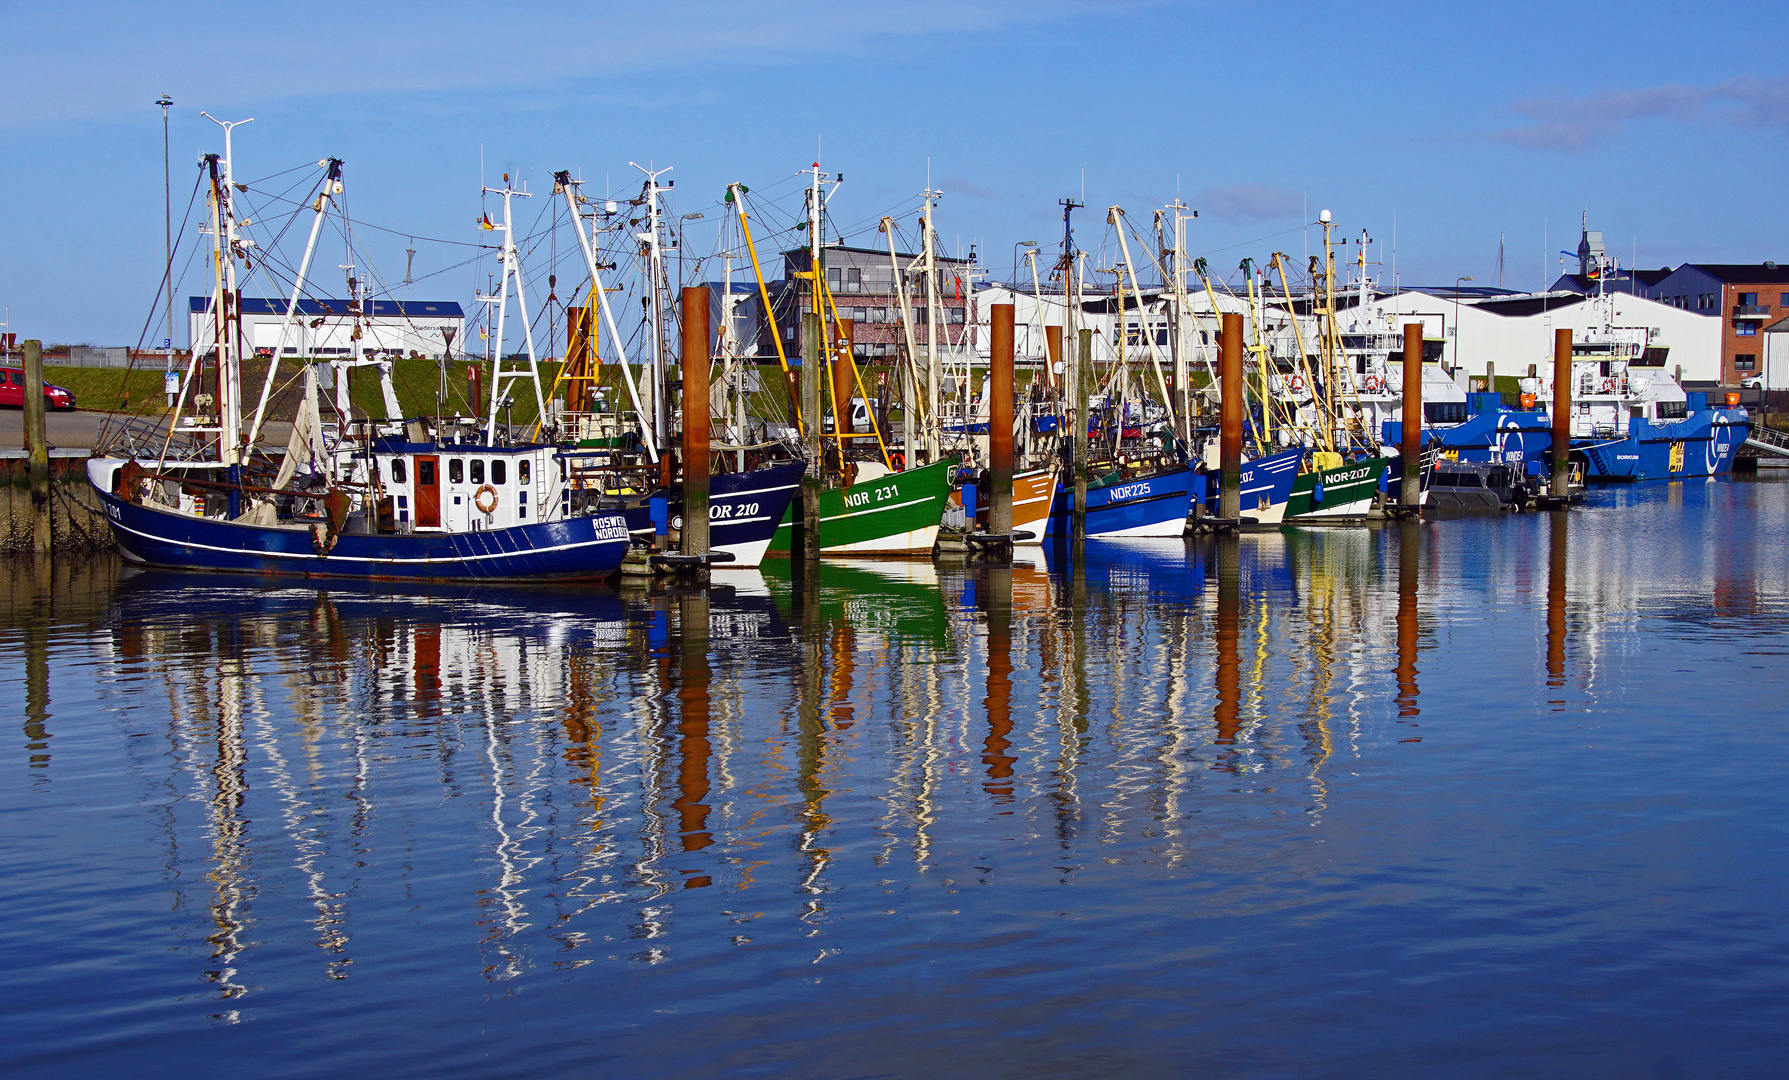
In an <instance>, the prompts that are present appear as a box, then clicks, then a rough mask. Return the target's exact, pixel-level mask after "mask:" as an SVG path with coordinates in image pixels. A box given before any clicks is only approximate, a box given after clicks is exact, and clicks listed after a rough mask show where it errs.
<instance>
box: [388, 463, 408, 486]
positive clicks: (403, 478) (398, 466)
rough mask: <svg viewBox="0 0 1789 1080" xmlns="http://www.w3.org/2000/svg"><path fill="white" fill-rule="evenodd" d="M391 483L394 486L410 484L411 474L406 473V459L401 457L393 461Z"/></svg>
mask: <svg viewBox="0 0 1789 1080" xmlns="http://www.w3.org/2000/svg"><path fill="white" fill-rule="evenodd" d="M391 482H392V483H394V484H408V483H409V482H410V474H409V473H408V472H406V471H405V469H404V459H403V458H401V457H394V458H392V459H391Z"/></svg>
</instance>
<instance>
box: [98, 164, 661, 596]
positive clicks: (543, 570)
mask: <svg viewBox="0 0 1789 1080" xmlns="http://www.w3.org/2000/svg"><path fill="white" fill-rule="evenodd" d="M227 131H228V129H227V128H226V132H227ZM206 164H207V165H208V167H209V174H210V182H211V183H210V192H209V196H210V206H211V213H212V218H211V220H212V221H213V222H214V223H216V225H217V227H216V228H214V229H213V230H212V237H213V245H214V248H213V252H212V256H213V257H212V264H213V266H214V267H215V268H216V283H215V288H214V291H213V294H212V297H211V300H210V302H209V303H208V304H205V305H201V311H202V313H203V314H207V315H209V317H210V326H209V327H207V328H206V332H203V333H198V332H196V333H195V334H194V338H195V342H194V347H193V349H192V352H191V356H190V358H189V360H188V362H187V367H186V371H185V374H184V377H183V378H182V380H181V383H180V388H179V393H178V395H177V396H176V398H175V401H176V407H175V409H174V412H173V415H172V417H171V420H170V423H169V427H168V430H167V432H166V433H165V435H162V436H158V437H157V439H156V442H157V443H159V446H157V447H154V448H153V449H154V450H155V451H156V452H155V453H154V454H153V455H150V454H149V453H147V452H145V451H143V450H142V449H141V448H139V450H138V451H137V452H135V453H131V454H129V455H125V456H103V455H102V456H100V457H96V458H94V459H93V460H91V461H89V463H88V466H87V475H88V479H89V481H90V482H91V483H92V485H93V487H94V489H95V491H96V492H97V493H98V498H99V501H100V503H101V505H102V507H103V509H104V512H105V515H106V520H107V522H108V524H109V525H110V527H111V530H112V536H113V539H114V540H115V542H116V543H117V546H118V551H119V553H120V554H121V555H122V556H123V557H124V558H125V559H126V560H128V561H131V562H134V563H141V564H148V565H153V566H162V567H172V568H178V569H185V570H208V571H216V570H224V571H243V572H250V573H273V574H303V575H307V576H315V577H349V578H383V579H399V580H419V581H468V580H471V581H543V580H551V581H564V580H597V579H602V578H606V577H608V576H610V575H611V574H613V573H615V572H616V571H617V570H618V569H619V568H620V565H621V561H622V558H623V557H624V556H625V555H626V553H627V550H628V546H629V541H628V534H627V523H626V520H625V519H624V517H623V516H622V515H621V514H620V513H617V512H614V511H606V510H599V511H597V512H586V511H585V508H584V507H583V506H582V505H581V504H580V502H579V500H577V499H574V498H573V497H572V495H573V487H574V485H573V484H572V483H570V482H569V474H568V470H567V468H566V463H565V461H564V459H563V457H562V454H561V451H560V450H559V448H558V447H557V446H554V445H552V444H550V443H545V442H535V441H528V440H516V439H514V438H512V437H511V436H510V433H509V431H508V430H507V429H500V428H499V425H498V423H497V417H498V415H499V409H500V408H502V407H507V404H508V401H507V399H506V398H505V396H504V390H505V389H506V386H513V384H514V383H515V382H516V381H520V380H524V379H526V380H531V381H532V383H533V387H534V391H535V400H536V401H542V400H544V396H543V395H542V394H541V392H540V377H539V371H538V367H537V365H536V364H535V362H534V350H533V339H532V336H530V337H529V339H528V351H527V354H526V357H527V366H526V367H525V368H519V367H515V366H513V364H514V363H515V360H514V359H513V358H512V359H511V360H510V361H509V363H510V364H511V365H512V366H510V367H509V368H507V369H506V368H505V367H504V365H503V364H501V363H500V364H499V365H498V368H497V370H496V372H495V374H494V376H493V378H492V380H491V382H492V386H491V398H490V411H489V417H488V419H486V420H485V421H483V422H479V421H464V422H454V423H445V422H437V423H436V424H435V425H433V426H431V425H430V424H429V423H428V422H427V421H425V420H420V419H419V420H410V421H403V420H396V421H393V420H385V421H378V420H370V419H364V418H362V419H358V420H357V419H355V417H354V415H353V413H354V410H353V406H352V403H351V401H350V399H349V395H348V394H347V393H346V392H345V391H346V386H345V385H342V384H340V383H338V387H339V391H340V392H339V393H338V397H337V400H336V402H335V403H334V404H333V407H330V411H329V413H328V414H327V417H328V419H329V422H327V423H326V422H325V418H326V413H325V408H326V406H324V405H323V404H322V403H321V401H320V399H319V393H318V391H319V379H318V377H317V368H318V365H316V364H314V363H306V364H304V365H303V367H302V369H301V375H300V378H301V380H302V390H301V391H300V398H299V402H298V405H297V408H296V410H295V414H294V416H293V420H292V431H291V435H290V438H289V439H288V440H287V443H286V447H285V453H284V455H283V457H276V455H274V454H273V453H272V452H270V450H269V449H268V448H263V447H262V446H261V445H260V443H261V435H262V434H263V432H264V425H263V421H264V420H265V418H266V415H267V408H268V404H269V401H270V398H271V396H272V391H273V388H274V384H275V379H276V375H277V373H278V370H279V364H278V360H279V358H281V357H282V356H284V355H286V354H288V353H294V354H295V353H296V352H297V351H298V350H297V348H295V347H293V348H288V347H287V342H288V341H293V340H298V339H300V338H301V336H302V334H301V331H300V327H302V326H303V325H305V324H304V322H303V320H301V319H300V318H299V317H298V316H299V301H300V299H301V293H302V289H303V282H304V279H305V276H306V273H307V272H308V270H309V267H310V261H311V257H312V255H313V254H314V252H315V248H316V239H317V236H318V232H319V227H320V226H321V224H322V223H323V220H324V218H325V217H326V216H327V215H328V214H329V213H330V212H331V210H332V209H333V207H334V205H335V200H336V198H337V197H338V196H339V195H340V194H341V191H342V185H341V162H339V161H336V160H334V159H325V160H324V161H323V162H322V163H320V164H321V167H322V168H323V169H324V170H325V172H324V174H323V175H322V176H320V177H319V178H318V181H317V185H316V187H315V188H314V189H313V194H314V195H315V199H314V201H313V200H312V199H311V198H309V197H307V198H306V199H305V200H304V201H303V202H302V203H300V205H301V206H307V207H309V208H310V209H311V210H312V211H313V212H314V214H315V215H316V219H315V221H314V223H313V226H312V228H311V230H310V237H311V240H310V243H309V245H307V247H306V249H305V254H304V258H303V260H302V262H301V263H300V264H299V268H298V273H297V275H296V279H295V283H294V285H293V291H292V296H291V299H290V301H289V303H288V304H287V307H286V314H287V318H286V321H285V323H284V324H282V325H281V326H280V327H279V337H280V339H279V340H278V341H277V342H275V344H274V345H273V346H272V347H271V348H270V349H268V350H267V355H268V356H269V360H270V363H269V366H268V373H267V376H266V380H265V383H264V385H263V386H262V389H261V393H260V396H259V399H258V401H257V400H251V399H250V398H248V397H246V396H245V395H244V393H243V385H242V365H243V359H244V357H243V351H244V344H245V334H244V328H243V326H242V325H241V316H240V312H241V310H242V299H241V290H240V288H239V287H238V283H237V274H238V272H239V271H241V272H243V273H245V274H246V273H248V272H249V264H248V259H247V252H249V251H251V250H253V249H252V248H251V247H250V246H248V245H245V244H243V243H242V242H241V240H240V237H239V235H238V233H239V229H240V227H241V221H240V220H239V218H238V215H237V210H236V207H235V203H234V197H235V193H236V191H237V190H238V188H237V186H236V185H235V184H234V182H233V181H232V179H231V165H230V157H229V140H228V135H227V134H226V140H225V153H224V154H222V155H212V156H209V157H207V159H206ZM500 194H502V195H503V197H504V215H503V224H502V225H501V226H490V227H491V228H493V229H497V228H500V229H501V230H502V231H503V234H504V235H503V245H502V258H503V271H504V273H503V291H502V293H501V294H499V296H497V297H492V298H490V299H494V300H497V301H498V304H497V313H496V314H497V324H496V339H497V341H499V342H501V341H502V340H503V320H504V316H505V313H506V311H507V303H508V296H509V292H510V287H511V285H512V283H513V284H514V288H515V290H516V293H517V297H518V301H520V298H521V290H522V285H521V280H522V278H521V264H520V260H519V257H518V255H517V252H516V245H515V242H514V239H513V234H512V232H511V231H510V215H509V201H510V196H511V195H512V194H515V193H513V192H511V191H510V190H508V189H507V188H506V189H504V190H503V191H502V192H501V193H500ZM342 226H343V229H342V231H343V233H344V234H345V235H352V230H351V229H349V228H348V227H347V223H346V222H343V223H342ZM256 257H257V259H259V258H260V255H259V254H258V253H257V256H256ZM348 284H349V289H350V294H351V297H352V299H350V300H349V301H347V302H346V303H345V304H343V307H344V308H345V309H346V313H347V315H348V316H349V317H350V318H351V319H352V321H353V334H352V338H351V339H350V340H351V341H352V344H353V347H352V350H351V354H352V358H351V359H344V360H339V361H332V368H333V373H334V374H336V375H337V377H338V378H341V377H342V376H345V374H346V370H344V368H346V369H347V370H352V369H353V368H356V367H375V368H376V369H377V370H378V375H379V380H380V389H381V391H382V393H383V396H384V399H385V402H386V410H387V415H388V416H396V415H397V396H396V394H395V392H394V390H393V386H392V383H391V363H390V362H389V361H388V360H381V359H380V358H378V357H377V356H376V355H375V356H368V355H367V354H366V353H365V352H364V350H363V340H364V339H365V335H364V334H363V329H364V328H365V327H364V321H365V320H364V312H365V311H366V310H367V309H366V306H365V301H366V299H367V294H366V293H363V292H362V291H361V290H360V288H359V287H358V284H357V283H356V282H355V281H354V279H352V278H350V279H349V283H348ZM337 303H342V302H340V301H337ZM523 325H524V327H526V325H527V324H526V321H525V320H524V323H523ZM442 363H443V365H445V363H446V359H445V354H443V357H442ZM200 387H203V388H205V390H207V391H208V393H206V394H197V393H194V392H193V391H195V390H197V389H198V388H200ZM209 391H215V396H214V395H213V394H212V393H209ZM196 414H203V415H196Z"/></svg>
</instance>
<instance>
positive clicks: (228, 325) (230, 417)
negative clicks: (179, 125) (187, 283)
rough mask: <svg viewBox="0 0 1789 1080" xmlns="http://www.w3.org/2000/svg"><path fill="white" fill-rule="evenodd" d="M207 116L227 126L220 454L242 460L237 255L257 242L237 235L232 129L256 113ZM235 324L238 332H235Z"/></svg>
mask: <svg viewBox="0 0 1789 1080" xmlns="http://www.w3.org/2000/svg"><path fill="white" fill-rule="evenodd" d="M199 115H200V116H203V117H204V118H205V119H207V120H210V121H211V122H212V123H214V124H216V125H217V126H219V127H221V128H223V129H224V156H223V160H222V161H221V162H219V164H220V165H221V166H222V176H221V177H220V178H219V179H220V183H219V184H218V188H217V191H218V196H217V198H218V206H217V214H218V224H219V226H220V227H221V228H222V229H223V234H222V238H221V245H222V249H223V250H222V255H223V267H222V269H223V279H222V281H221V282H220V286H221V288H222V291H223V296H222V297H221V298H220V299H221V300H222V304H221V305H220V310H219V317H220V319H221V320H222V325H221V326H220V327H219V330H220V332H219V334H218V343H217V347H218V353H217V366H218V380H217V381H218V398H219V400H218V426H219V431H218V457H219V459H220V460H222V461H223V463H224V464H226V465H239V464H241V463H242V357H241V355H240V352H241V340H240V339H241V336H242V313H241V312H240V311H238V310H237V307H238V305H239V304H240V302H241V297H240V296H239V295H238V293H237V286H236V258H237V255H238V253H239V252H243V251H245V250H246V249H247V248H249V247H253V246H254V242H253V241H251V240H245V239H242V238H239V237H238V236H237V235H236V227H237V221H236V196H235V190H234V183H235V179H234V175H233V173H232V172H231V165H230V156H231V145H230V131H231V129H232V128H234V127H236V126H237V125H238V124H252V123H254V121H255V118H254V117H252V116H251V117H249V118H248V119H247V120H229V121H225V120H219V119H217V118H216V117H214V116H212V115H211V114H209V113H204V112H201V113H200V114H199ZM232 328H233V329H234V333H232Z"/></svg>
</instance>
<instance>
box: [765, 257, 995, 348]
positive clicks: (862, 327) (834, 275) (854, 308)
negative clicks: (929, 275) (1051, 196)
mask: <svg viewBox="0 0 1789 1080" xmlns="http://www.w3.org/2000/svg"><path fill="white" fill-rule="evenodd" d="M917 258H918V256H916V255H912V254H906V253H898V254H897V255H896V261H898V262H899V264H900V266H901V268H902V272H903V273H905V275H906V278H907V280H906V282H905V289H906V292H907V304H908V306H909V307H910V308H911V309H912V315H911V317H912V320H913V337H914V341H915V343H916V344H917V345H918V346H919V348H920V349H921V350H922V351H923V350H924V348H925V345H926V339H927V331H926V327H927V320H928V318H929V315H928V313H927V311H926V289H925V275H924V273H923V272H921V271H919V270H917V269H915V270H911V271H908V270H907V267H909V266H910V265H911V264H913V263H914V261H915V260H916V259H917ZM820 261H821V264H822V265H823V266H824V267H825V269H826V285H827V289H828V290H829V291H830V292H831V293H832V298H833V302H834V303H836V304H837V305H838V308H839V317H840V318H842V319H849V320H851V321H852V334H851V340H852V343H853V347H852V352H853V354H854V355H855V356H856V357H857V360H858V362H859V363H870V364H886V363H892V362H893V361H894V360H895V359H897V358H898V357H899V356H900V355H901V350H902V348H903V342H904V335H903V334H902V331H901V323H900V313H901V300H900V296H899V293H898V292H897V290H896V288H895V268H894V265H893V264H891V262H890V260H889V256H888V251H887V250H886V249H884V250H881V251H878V250H876V249H874V248H854V247H844V246H842V245H832V246H828V247H826V248H824V249H822V251H821V256H820ZM808 262H809V252H808V250H807V249H806V248H801V249H799V250H795V251H786V252H784V253H783V279H782V280H781V281H775V282H771V283H770V284H769V292H770V299H771V304H772V305H773V307H774V308H775V310H776V322H777V328H778V329H779V330H780V331H781V333H782V335H783V349H784V350H785V351H786V352H787V353H788V354H789V357H790V359H792V360H793V359H794V358H795V357H797V356H799V355H800V354H801V313H802V312H804V311H807V310H809V304H810V297H811V295H812V292H811V289H812V286H811V283H810V280H809V279H807V278H801V277H797V276H796V274H797V273H806V272H807V269H808ZM933 262H934V264H935V266H936V267H937V269H936V274H937V276H938V285H937V289H938V306H939V307H940V308H941V309H942V311H941V313H940V325H939V327H938V351H939V353H940V354H943V353H946V352H948V351H953V345H967V344H968V343H967V342H965V341H964V338H965V335H966V334H968V333H969V330H970V328H971V327H972V326H973V324H974V322H975V315H974V311H975V302H974V290H973V288H972V287H971V268H972V263H971V261H970V260H968V259H950V258H945V257H943V256H934V258H933ZM754 303H755V301H754ZM747 322H748V325H753V326H755V327H756V329H757V331H758V335H759V344H758V349H757V353H758V356H759V357H760V358H762V357H766V356H771V357H774V356H775V355H776V347H775V345H773V344H772V343H771V341H770V340H769V333H770V328H769V326H768V325H767V324H766V323H765V322H764V320H762V319H750V318H749V317H748V320H747Z"/></svg>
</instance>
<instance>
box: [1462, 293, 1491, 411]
mask: <svg viewBox="0 0 1789 1080" xmlns="http://www.w3.org/2000/svg"><path fill="white" fill-rule="evenodd" d="M1471 280H1472V275H1471V274H1467V275H1466V276H1465V277H1457V278H1455V279H1454V370H1455V371H1458V370H1459V369H1460V368H1462V367H1464V366H1465V365H1464V364H1462V363H1461V362H1460V286H1461V285H1464V284H1465V283H1466V282H1468V281H1471ZM1456 385H1457V384H1456ZM1467 385H1468V386H1471V383H1468V384H1467ZM1485 389H1487V390H1489V389H1491V387H1489V386H1487V387H1485Z"/></svg>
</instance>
